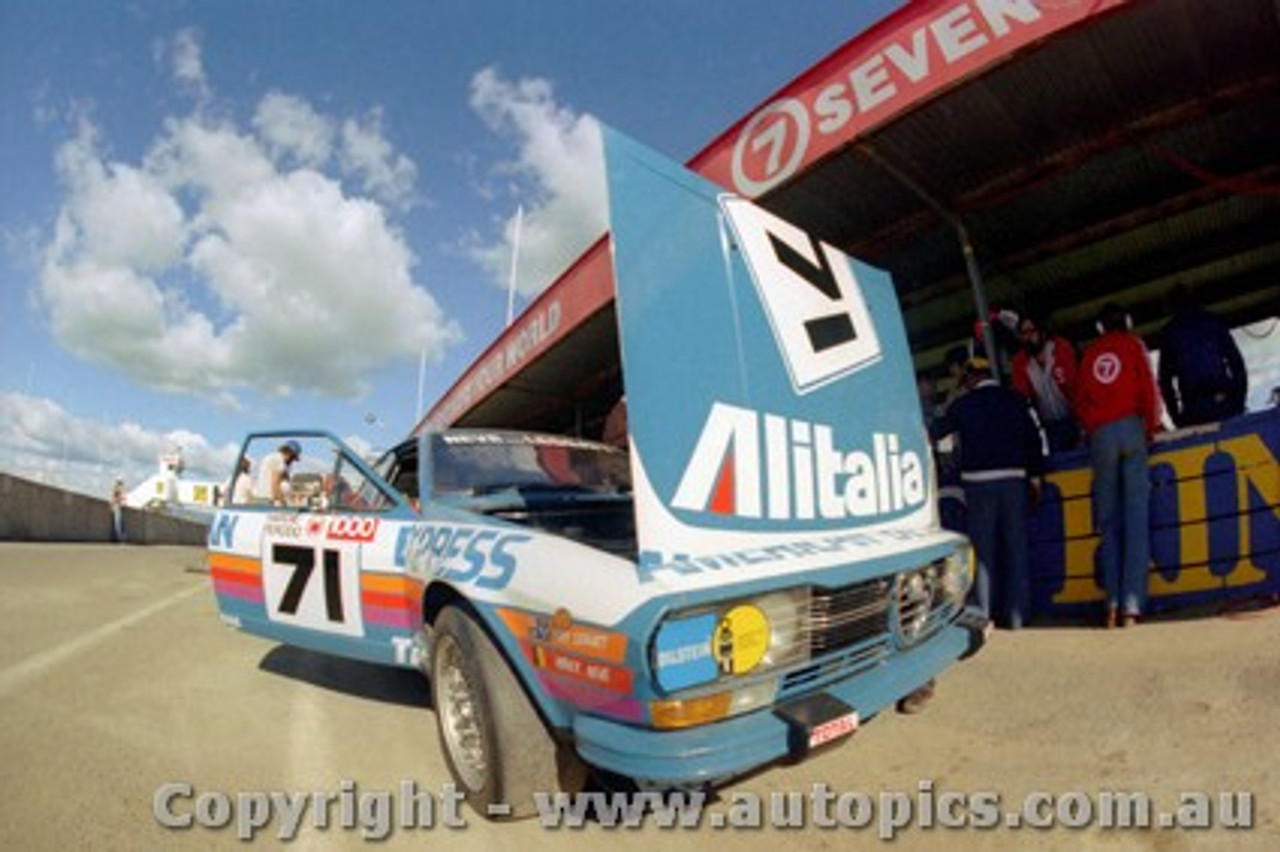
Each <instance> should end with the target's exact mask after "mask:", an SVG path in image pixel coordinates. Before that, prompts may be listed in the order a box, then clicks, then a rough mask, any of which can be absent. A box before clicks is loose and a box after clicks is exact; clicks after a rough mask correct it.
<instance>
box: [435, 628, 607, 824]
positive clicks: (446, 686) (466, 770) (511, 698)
mask: <svg viewBox="0 0 1280 852" xmlns="http://www.w3.org/2000/svg"><path fill="white" fill-rule="evenodd" d="M432 648H433V650H432V653H431V668H430V671H431V695H432V703H433V705H434V707H435V711H436V722H437V728H438V731H439V734H440V750H441V751H442V752H444V756H445V760H446V761H447V762H448V765H449V771H450V773H452V775H453V779H454V781H455V782H456V783H457V785H458V788H459V789H460V790H461V791H462V792H463V793H464V794H465V795H466V798H467V801H468V803H470V805H471V807H472V808H474V809H475V810H476V811H477V812H478V813H479V814H480V815H481V816H484V817H485V818H487V819H514V818H519V817H527V816H532V815H533V814H535V813H537V810H536V808H535V806H534V798H533V794H534V793H535V792H543V793H548V794H550V793H554V792H556V791H557V790H560V789H564V788H567V789H573V788H575V787H579V786H580V785H581V779H582V778H585V774H586V773H585V768H581V766H580V763H579V762H578V761H577V757H576V755H570V754H567V752H568V750H567V749H563V748H560V747H558V746H557V744H556V742H555V741H554V740H553V739H552V738H551V736H550V734H549V733H548V732H547V728H546V726H545V725H544V724H543V723H542V719H541V717H539V716H538V712H537V710H536V709H534V707H533V705H532V703H531V702H530V701H529V697H528V696H527V695H525V693H524V690H523V689H521V687H520V683H519V681H518V680H517V679H516V676H515V673H514V672H512V670H511V667H510V666H509V665H507V661H506V660H505V659H504V658H503V656H502V654H501V653H500V652H499V651H498V649H497V648H496V647H494V645H493V643H492V642H491V641H490V640H489V638H488V636H486V635H485V632H484V630H483V629H482V628H481V627H480V625H478V624H477V623H476V621H475V620H474V619H473V618H472V617H471V616H470V615H469V614H467V613H466V612H464V611H463V610H461V609H459V608H458V607H453V606H450V607H446V608H445V609H444V610H442V611H441V613H440V616H439V618H437V619H436V624H435V641H434V642H433V645H432ZM562 781H563V783H562Z"/></svg>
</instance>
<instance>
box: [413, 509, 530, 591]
mask: <svg viewBox="0 0 1280 852" xmlns="http://www.w3.org/2000/svg"><path fill="white" fill-rule="evenodd" d="M412 529H413V531H412V532H411V533H409V534H408V537H407V538H406V539H405V540H404V557H405V563H406V564H407V565H408V566H409V568H410V570H412V571H415V572H419V573H422V574H425V575H427V576H430V577H437V578H440V579H443V580H451V581H453V582H456V583H471V584H473V585H475V586H477V587H479V588H483V589H505V588H506V587H507V584H508V583H510V582H511V578H512V577H513V576H514V575H515V571H516V565H517V562H518V555H519V554H520V552H521V551H523V550H524V548H525V546H526V545H528V543H529V542H531V541H533V536H531V535H525V534H524V533H507V532H500V531H498V530H494V529H485V528H484V527H471V526H453V525H452V524H434V523H433V524H418V525H417V526H415V527H413V528H412Z"/></svg>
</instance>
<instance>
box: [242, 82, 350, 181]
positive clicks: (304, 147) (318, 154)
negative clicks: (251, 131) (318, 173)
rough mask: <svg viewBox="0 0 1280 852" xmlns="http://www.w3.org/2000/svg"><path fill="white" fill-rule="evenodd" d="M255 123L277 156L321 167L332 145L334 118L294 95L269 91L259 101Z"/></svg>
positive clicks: (255, 126) (254, 118)
mask: <svg viewBox="0 0 1280 852" xmlns="http://www.w3.org/2000/svg"><path fill="white" fill-rule="evenodd" d="M253 126H254V128H255V129H257V131H258V133H259V134H260V135H261V136H262V138H263V140H265V141H266V143H267V145H268V146H270V148H271V149H272V152H273V154H274V155H275V156H276V158H277V159H287V158H292V159H294V160H296V161H297V162H298V163H300V164H302V165H304V166H315V167H320V166H323V165H324V164H325V162H326V161H327V160H328V159H329V155H330V153H331V152H332V149H333V136H334V130H333V121H332V120H330V119H328V118H326V117H325V116H323V115H321V114H320V113H318V112H316V111H315V110H314V109H312V108H311V104H309V103H307V102H306V101H304V100H302V99H301V98H296V97H293V96H292V95H285V94H282V93H280V92H270V93H268V94H267V96H266V97H264V98H263V99H262V100H261V101H260V102H259V103H258V110H257V112H256V113H255V114H254V116H253Z"/></svg>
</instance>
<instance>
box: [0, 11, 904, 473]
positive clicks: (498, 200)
mask: <svg viewBox="0 0 1280 852" xmlns="http://www.w3.org/2000/svg"><path fill="white" fill-rule="evenodd" d="M898 5H900V4H899V3H897V2H889V0H871V1H870V2H865V1H863V2H857V3H831V2H811V1H810V0H801V1H800V2H741V0H738V2H732V0H538V2H534V1H533V0H528V1H527V2H524V1H523V0H502V2H498V1H497V0H432V2H410V0H386V2H379V3H359V2H354V0H349V1H348V2H340V0H327V2H318V0H317V2H289V0H276V1H275V2H265V3H264V2H256V1H255V2H250V0H219V2H212V0H208V1H207V2H194V0H193V2H149V1H148V0H135V2H130V3H105V2H87V0H85V1H84V2H68V0H52V2H36V0H30V2H27V0H0V150H2V151H3V158H2V159H0V470H3V471H6V472H10V473H15V474H17V475H20V476H24V477H28V478H32V479H38V480H42V481H47V482H53V483H56V484H60V485H63V486H67V487H71V488H74V489H77V490H81V491H86V492H89V493H95V494H105V493H106V492H107V491H108V490H109V487H110V483H111V481H112V480H113V479H114V477H115V476H118V475H119V476H123V477H125V479H126V480H127V481H128V482H130V483H131V484H132V483H134V482H137V481H139V480H141V479H143V478H145V477H146V476H148V475H150V474H151V473H153V472H154V470H155V467H156V459H157V456H158V455H159V454H160V453H162V452H165V451H167V450H169V449H170V448H172V447H173V446H175V445H177V446H180V447H181V448H182V451H183V453H184V455H185V458H186V462H187V467H188V474H187V475H188V477H189V478H196V479H199V478H208V479H215V480H220V479H224V478H225V477H226V476H227V474H228V473H229V472H230V466H231V462H232V460H233V458H234V454H235V452H236V449H237V448H238V446H239V443H240V441H241V439H242V438H243V436H244V434H245V433H246V432H248V431H251V430H254V429H260V428H276V427H289V426H316V427H323V428H328V429H330V430H332V431H334V432H335V433H336V434H338V435H339V436H341V437H343V438H346V439H348V440H350V441H351V442H352V443H353V444H354V445H356V446H357V447H358V448H361V449H373V448H378V447H383V446H386V445H387V444H389V443H392V442H394V441H395V440H397V439H398V438H400V437H402V436H403V435H404V434H405V432H406V431H407V430H408V429H409V428H410V426H411V425H412V423H413V422H414V420H415V417H416V415H417V413H418V411H419V408H418V405H419V375H420V372H421V374H422V375H423V376H424V378H425V380H424V381H423V383H422V386H421V387H422V401H423V403H424V405H425V406H426V407H429V406H430V404H431V403H432V402H434V401H435V400H436V399H437V398H438V397H439V396H440V395H441V394H442V393H443V392H444V391H445V390H446V389H447V388H448V387H449V386H450V384H452V382H453V381H454V380H455V379H456V378H457V377H458V376H459V375H460V373H461V372H462V371H463V370H464V369H465V368H466V366H467V365H469V364H470V363H471V361H472V360H473V359H474V358H475V356H476V355H477V354H478V353H479V352H480V351H481V350H482V349H483V348H484V347H485V346H486V345H487V344H488V343H489V342H490V341H491V340H492V339H493V337H494V336H495V335H496V334H497V333H498V331H499V330H500V329H501V327H502V325H503V323H504V321H505V315H506V308H507V295H506V292H505V290H504V287H505V284H506V282H507V279H508V264H509V258H510V254H511V247H510V243H511V236H512V234H513V233H514V221H515V213H516V210H517V208H521V209H523V211H524V212H523V220H522V226H521V239H520V244H521V252H520V268H519V275H518V280H519V291H520V294H521V297H520V299H519V300H518V301H517V305H518V306H519V305H523V304H525V303H527V300H528V298H530V297H531V296H532V295H534V294H536V293H537V292H538V291H539V290H541V289H542V288H543V287H544V286H546V284H548V283H549V282H550V281H551V280H552V279H553V278H554V277H555V275H556V274H558V272H559V271H560V270H561V269H562V268H563V267H564V266H565V265H566V264H567V263H568V262H569V261H571V260H572V259H573V258H574V257H576V256H577V255H578V254H579V252H580V251H581V249H582V248H583V247H585V246H586V245H588V244H589V243H590V242H591V241H592V240H594V239H595V238H596V237H597V236H598V235H599V234H600V233H601V232H602V231H603V229H604V210H603V193H602V187H600V185H599V178H598V174H597V173H596V170H595V167H594V163H595V161H596V159H597V158H598V156H599V150H598V140H597V137H596V135H595V133H594V130H593V126H594V123H595V122H596V121H602V122H606V123H608V124H610V125H613V126H615V127H617V128H619V129H621V130H623V131H624V132H626V133H628V134H630V135H632V136H634V137H636V138H637V139H639V140H641V141H643V142H644V143H646V144H648V145H650V146H652V147H654V148H657V149H658V150H660V151H663V152H665V153H667V154H669V155H670V156H672V157H674V158H676V159H679V160H684V159H687V158H688V157H690V156H691V155H693V154H694V153H696V152H697V151H698V150H699V149H701V148H702V147H703V146H704V145H706V144H707V143H709V142H710V141H711V140H712V139H713V137H715V136H716V135H717V134H718V133H720V132H721V131H722V130H724V129H726V128H727V127H728V126H729V125H730V124H732V123H733V122H734V121H735V120H737V119H739V118H741V117H742V116H744V115H745V114H746V113H747V112H749V111H750V110H751V109H752V108H753V107H754V106H756V105H758V104H760V103H761V102H763V101H764V100H766V99H767V98H768V97H769V95H771V94H772V93H773V92H774V91H776V90H777V89H779V88H780V87H782V86H783V85H784V84H786V83H787V82H789V81H790V80H791V79H793V78H794V77H795V76H796V75H798V74H800V73H801V72H803V71H804V70H805V69H806V68H808V67H809V66H810V65H812V64H813V63H814V62H815V61H817V60H818V59H820V58H821V57H822V56H824V55H826V54H827V53H828V52H830V51H831V50H833V49H835V48H836V47H838V46H839V45H840V44H842V43H843V42H844V41H846V40H847V39H849V38H851V37H852V36H854V35H856V34H857V33H858V32H860V31H861V30H863V29H865V28H866V27H867V26H868V25H869V24H871V23H873V22H874V21H876V20H878V19H880V18H882V17H884V16H885V15H886V14H887V13H888V12H890V11H892V9H894V8H896V7H897V6H898ZM424 353H425V364H426V367H425V370H420V366H421V364H422V363H424V358H423V356H424Z"/></svg>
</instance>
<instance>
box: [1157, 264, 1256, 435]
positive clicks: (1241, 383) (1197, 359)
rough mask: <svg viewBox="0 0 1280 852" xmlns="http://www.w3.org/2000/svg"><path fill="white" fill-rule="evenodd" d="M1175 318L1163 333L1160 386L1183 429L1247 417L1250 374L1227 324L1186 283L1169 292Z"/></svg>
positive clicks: (1160, 341) (1171, 413) (1174, 417)
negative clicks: (1195, 296)
mask: <svg viewBox="0 0 1280 852" xmlns="http://www.w3.org/2000/svg"><path fill="white" fill-rule="evenodd" d="M1168 301H1169V303H1170V305H1171V307H1172V308H1173V316H1172V318H1171V319H1170V320H1169V322H1168V323H1167V324H1166V325H1165V327H1164V328H1163V329H1162V330H1161V332H1160V339H1159V341H1158V344H1159V348H1160V367H1159V371H1158V372H1159V382H1160V395H1161V396H1162V397H1163V398H1164V405H1165V408H1167V409H1168V410H1169V416H1170V417H1172V418H1173V422H1174V424H1175V425H1176V426H1178V427H1179V428H1181V427H1183V426H1197V425H1200V424H1203V423H1215V422H1217V421H1219V420H1226V419H1227V418H1228V417H1236V416H1238V415H1240V414H1243V413H1244V407H1245V398H1246V397H1247V396H1248V392H1249V376H1248V373H1247V372H1246V370H1245V366H1244V359H1243V358H1242V357H1241V356H1240V347H1238V346H1236V342H1235V340H1234V339H1233V338H1232V337H1231V331H1230V330H1229V329H1228V328H1227V325H1226V323H1224V322H1223V321H1222V320H1221V319H1219V318H1218V317H1217V316H1215V315H1214V314H1211V313H1210V312H1209V311H1208V310H1206V309H1205V308H1204V307H1203V306H1201V305H1199V304H1197V303H1196V301H1195V300H1194V299H1193V298H1192V296H1191V294H1190V291H1188V290H1187V288H1186V287H1185V286H1184V285H1181V284H1180V285H1177V286H1175V287H1174V288H1173V290H1172V291H1170V293H1169V296H1168Z"/></svg>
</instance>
